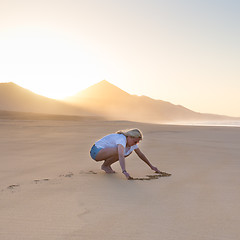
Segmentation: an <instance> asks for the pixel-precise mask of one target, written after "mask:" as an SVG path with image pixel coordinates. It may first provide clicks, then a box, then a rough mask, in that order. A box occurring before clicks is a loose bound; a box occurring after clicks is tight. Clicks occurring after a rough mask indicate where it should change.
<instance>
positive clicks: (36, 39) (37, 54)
mask: <svg viewBox="0 0 240 240" xmlns="http://www.w3.org/2000/svg"><path fill="white" fill-rule="evenodd" d="M83 46H85V45H84V43H82V44H81V42H74V41H72V40H69V39H66V37H63V36H59V35H57V34H56V35H54V34H53V33H50V32H46V31H45V32H41V31H39V29H38V31H37V32H36V31H33V30H32V31H30V30H29V29H28V30H23V29H21V31H20V30H19V31H15V32H14V34H9V35H8V38H5V39H4V40H3V45H2V47H0V50H1V57H0V62H1V64H2V65H3V66H4V67H3V73H2V74H4V75H5V78H6V81H12V82H15V83H16V84H19V85H20V86H22V87H25V88H27V89H30V90H31V91H33V92H35V93H38V94H41V95H43V96H47V97H50V98H56V99H61V98H64V97H66V96H69V95H72V94H74V93H76V92H78V91H80V90H82V89H84V88H86V87H88V86H90V85H91V84H93V83H95V82H97V81H99V80H102V79H103V78H104V73H103V72H102V70H101V69H102V68H101V67H100V66H99V61H98V59H97V57H96V56H94V55H93V54H92V53H91V51H89V49H86V47H83ZM101 78H102V79H101Z"/></svg>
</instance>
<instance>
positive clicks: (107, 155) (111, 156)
mask: <svg viewBox="0 0 240 240" xmlns="http://www.w3.org/2000/svg"><path fill="white" fill-rule="evenodd" d="M96 161H104V163H103V164H102V166H101V169H102V170H103V171H105V172H106V173H115V171H114V170H113V169H112V168H111V165H112V164H113V163H115V162H116V161H118V150H117V148H105V149H102V150H101V151H100V152H99V153H98V154H97V156H96Z"/></svg>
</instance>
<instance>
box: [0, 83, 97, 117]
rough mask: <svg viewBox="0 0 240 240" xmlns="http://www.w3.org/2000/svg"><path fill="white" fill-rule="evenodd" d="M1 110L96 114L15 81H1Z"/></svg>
mask: <svg viewBox="0 0 240 240" xmlns="http://www.w3.org/2000/svg"><path fill="white" fill-rule="evenodd" d="M0 110H6V111H18V112H34V113H47V114H65V115H74V114H77V115H84V116H87V115H90V116H93V115H94V113H92V112H91V111H88V110H86V109H84V108H80V107H76V106H72V105H70V104H69V103H66V102H62V101H58V100H55V99H51V98H47V97H44V96H41V95H38V94H36V93H34V92H32V91H30V90H28V89H25V88H23V87H20V86H19V85H17V84H15V83H13V82H7V83H0Z"/></svg>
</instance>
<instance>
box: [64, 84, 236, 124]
mask: <svg viewBox="0 0 240 240" xmlns="http://www.w3.org/2000/svg"><path fill="white" fill-rule="evenodd" d="M65 101H66V102H70V103H72V104H76V105H78V106H82V107H86V108H88V109H91V110H93V111H95V112H97V113H98V114H103V115H104V116H107V117H108V118H110V119H119V120H132V121H144V122H154V123H156V122H157V123H161V122H162V123H167V122H176V121H203V120H206V121H207V120H219V119H220V120H222V119H236V118H232V117H228V116H223V115H216V114H206V113H199V112H195V111H193V110H190V109H188V108H186V107H184V106H182V105H174V104H172V103H170V102H166V101H163V100H155V99H153V98H150V97H147V96H136V95H131V94H129V93H127V92H125V91H123V90H122V89H120V88H118V87H116V86H115V85H113V84H111V83H109V82H108V81H106V80H103V81H101V82H98V83H97V84H94V85H92V86H90V87H88V88H87V89H85V90H83V91H80V92H78V93H77V94H76V95H74V96H72V97H69V98H67V99H65Z"/></svg>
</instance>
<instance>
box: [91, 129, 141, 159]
mask: <svg viewBox="0 0 240 240" xmlns="http://www.w3.org/2000/svg"><path fill="white" fill-rule="evenodd" d="M118 144H121V145H122V146H123V147H124V156H127V155H129V154H130V153H131V152H132V151H133V150H135V149H137V148H138V145H137V144H136V145H133V146H131V147H126V145H127V138H126V137H125V136H124V135H123V134H118V133H112V134H109V135H107V136H105V137H103V138H101V139H99V140H98V141H97V142H95V146H96V147H97V148H111V147H117V145H118Z"/></svg>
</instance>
